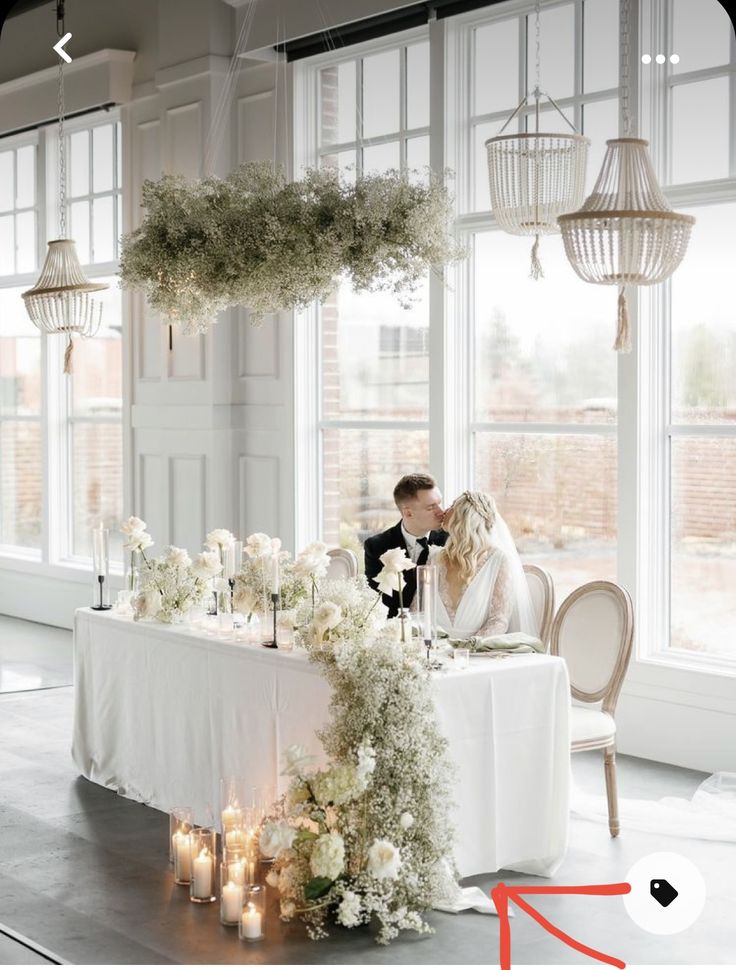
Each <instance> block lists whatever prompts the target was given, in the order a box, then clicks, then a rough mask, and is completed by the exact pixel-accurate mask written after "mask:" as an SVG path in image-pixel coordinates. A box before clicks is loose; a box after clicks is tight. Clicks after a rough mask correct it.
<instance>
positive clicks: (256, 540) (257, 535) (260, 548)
mask: <svg viewBox="0 0 736 970" xmlns="http://www.w3.org/2000/svg"><path fill="white" fill-rule="evenodd" d="M245 551H246V552H247V553H248V555H249V556H251V557H253V558H254V559H258V558H259V557H260V556H270V555H271V536H267V535H266V533H265V532H254V533H253V535H250V536H248V538H247V539H246V540H245Z"/></svg>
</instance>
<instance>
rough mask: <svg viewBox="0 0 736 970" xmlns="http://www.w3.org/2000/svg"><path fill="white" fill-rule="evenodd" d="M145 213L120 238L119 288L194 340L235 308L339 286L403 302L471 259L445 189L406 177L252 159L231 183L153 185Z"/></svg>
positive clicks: (292, 300) (255, 315) (176, 180)
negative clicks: (345, 174)
mask: <svg viewBox="0 0 736 970" xmlns="http://www.w3.org/2000/svg"><path fill="white" fill-rule="evenodd" d="M143 206H144V208H145V210H146V215H145V218H144V220H143V223H142V224H141V226H140V227H139V228H138V229H136V230H135V231H133V232H131V233H129V234H127V235H126V236H125V237H124V239H123V248H122V259H121V279H122V285H123V286H124V287H129V288H132V289H140V290H143V291H144V292H145V294H146V296H147V298H148V301H149V303H150V304H151V306H152V307H154V308H155V309H156V310H158V311H160V312H161V313H162V314H163V315H164V317H165V318H167V322H177V323H180V324H181V325H182V328H183V331H184V333H189V334H193V333H204V332H206V331H207V330H208V329H209V327H210V325H211V324H212V323H213V322H214V320H215V318H216V316H217V314H218V313H220V312H221V311H223V310H226V309H228V308H229V307H232V306H238V305H242V306H246V307H248V308H249V309H250V310H251V314H252V319H253V321H254V322H258V321H260V320H261V319H262V318H263V316H264V315H266V314H268V313H274V312H277V311H279V310H293V309H296V310H299V309H303V308H305V307H307V306H308V305H309V304H311V303H313V302H314V301H315V300H321V299H324V298H325V297H327V295H328V294H329V293H330V292H331V291H332V290H334V287H335V284H336V281H337V280H338V279H340V278H347V279H349V280H350V281H351V283H352V285H353V287H354V288H355V289H356V290H358V291H361V290H368V291H376V290H388V291H391V292H393V293H395V294H396V295H397V296H399V298H400V299H401V300H402V303H403V304H404V305H406V304H407V302H410V300H411V294H412V293H413V292H414V291H415V290H416V289H417V287H418V286H419V284H420V283H421V282H422V281H423V280H424V279H425V277H426V274H427V272H428V270H429V269H431V268H432V267H441V266H444V265H446V264H448V263H452V262H455V261H457V260H458V259H460V258H461V257H462V255H463V250H462V249H461V247H460V246H459V245H458V243H457V242H456V241H455V239H454V238H453V236H452V235H451V234H450V231H449V226H450V216H451V200H450V197H449V195H448V192H447V189H446V188H445V185H444V182H443V179H442V178H441V177H440V176H438V175H432V174H430V176H429V180H428V182H427V184H421V183H416V182H414V181H411V180H409V178H408V177H407V175H406V174H402V173H400V172H398V171H390V172H387V173H385V174H381V175H363V176H360V177H358V178H357V179H356V180H355V182H354V183H349V182H347V181H345V180H343V179H341V178H340V177H339V175H338V174H337V173H336V172H335V171H334V170H332V169H320V170H315V169H310V170H308V171H307V172H306V173H305V175H304V177H303V178H302V179H299V180H297V181H294V182H289V181H288V180H287V179H286V177H285V175H284V174H283V173H282V172H280V171H278V170H274V168H273V167H272V165H271V163H270V162H251V163H248V164H247V165H243V166H241V167H240V168H238V169H237V170H236V171H234V172H232V173H231V174H230V175H228V176H227V177H226V178H218V177H216V176H209V177H207V178H203V179H201V180H199V181H196V182H188V181H187V180H185V179H184V178H183V177H182V176H178V175H166V176H164V177H163V178H162V179H160V180H159V181H157V182H151V181H146V182H145V183H144V185H143Z"/></svg>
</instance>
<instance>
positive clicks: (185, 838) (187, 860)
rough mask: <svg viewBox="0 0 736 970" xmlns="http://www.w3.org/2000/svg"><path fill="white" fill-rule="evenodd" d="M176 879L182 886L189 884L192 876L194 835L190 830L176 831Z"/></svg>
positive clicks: (173, 841) (174, 839) (173, 840)
mask: <svg viewBox="0 0 736 970" xmlns="http://www.w3.org/2000/svg"><path fill="white" fill-rule="evenodd" d="M172 844H173V847H174V879H175V880H176V882H177V883H178V884H179V885H180V886H185V885H187V884H188V883H189V882H190V881H191V878H192V860H191V851H192V837H191V835H190V834H189V833H188V832H174V837H173V839H172Z"/></svg>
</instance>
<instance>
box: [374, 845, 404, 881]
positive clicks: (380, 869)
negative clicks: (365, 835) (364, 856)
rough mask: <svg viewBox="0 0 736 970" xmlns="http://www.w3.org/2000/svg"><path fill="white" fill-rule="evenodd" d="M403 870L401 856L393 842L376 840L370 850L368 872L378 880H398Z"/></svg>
mask: <svg viewBox="0 0 736 970" xmlns="http://www.w3.org/2000/svg"><path fill="white" fill-rule="evenodd" d="M400 868H401V855H400V853H399V850H398V849H397V848H396V846H395V845H394V844H393V843H392V842H388V841H386V839H375V840H374V842H373V844H372V845H371V847H370V849H368V872H369V873H370V875H371V876H374V877H375V878H376V879H391V880H393V879H396V878H397V877H398V875H399V869H400Z"/></svg>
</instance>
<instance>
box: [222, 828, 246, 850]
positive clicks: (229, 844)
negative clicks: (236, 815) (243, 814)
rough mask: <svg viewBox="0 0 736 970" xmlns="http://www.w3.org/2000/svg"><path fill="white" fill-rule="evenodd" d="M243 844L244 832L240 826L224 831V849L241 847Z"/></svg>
mask: <svg viewBox="0 0 736 970" xmlns="http://www.w3.org/2000/svg"><path fill="white" fill-rule="evenodd" d="M244 846H245V832H243V830H242V829H240V828H234V829H230V830H229V831H227V832H225V848H226V849H230V850H232V849H238V848H239V849H243V848H244Z"/></svg>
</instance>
